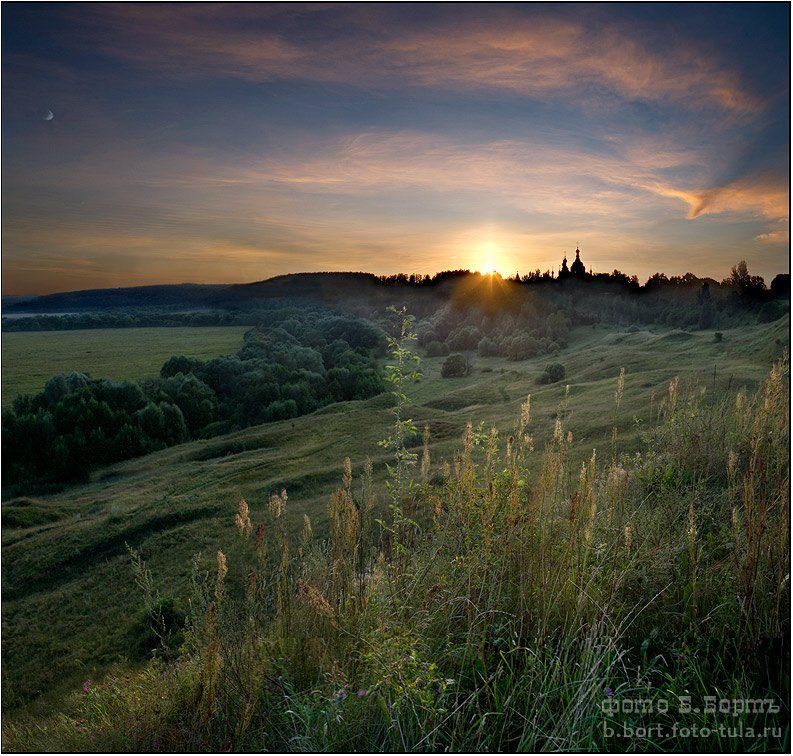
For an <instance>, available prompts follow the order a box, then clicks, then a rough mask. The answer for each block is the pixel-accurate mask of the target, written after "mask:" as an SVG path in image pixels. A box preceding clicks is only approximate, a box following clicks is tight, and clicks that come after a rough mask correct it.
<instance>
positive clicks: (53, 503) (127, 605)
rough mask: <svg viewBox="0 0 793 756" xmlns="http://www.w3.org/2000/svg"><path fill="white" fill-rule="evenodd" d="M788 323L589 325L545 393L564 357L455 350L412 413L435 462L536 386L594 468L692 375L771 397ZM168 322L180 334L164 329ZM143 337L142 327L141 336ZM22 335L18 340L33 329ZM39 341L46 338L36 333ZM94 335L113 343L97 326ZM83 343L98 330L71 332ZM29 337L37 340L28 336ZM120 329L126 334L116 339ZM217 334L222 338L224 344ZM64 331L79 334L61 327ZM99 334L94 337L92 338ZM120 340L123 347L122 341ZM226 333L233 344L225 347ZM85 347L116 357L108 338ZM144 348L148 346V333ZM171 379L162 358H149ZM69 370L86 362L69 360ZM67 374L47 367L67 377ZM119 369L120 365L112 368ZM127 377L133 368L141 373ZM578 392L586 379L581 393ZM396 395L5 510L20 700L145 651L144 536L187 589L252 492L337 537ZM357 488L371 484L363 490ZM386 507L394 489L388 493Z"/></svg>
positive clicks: (195, 337) (244, 435) (158, 456)
mask: <svg viewBox="0 0 793 756" xmlns="http://www.w3.org/2000/svg"><path fill="white" fill-rule="evenodd" d="M787 328H788V319H787V318H783V319H781V320H779V321H777V322H776V323H772V324H769V325H762V326H751V327H744V328H739V329H733V330H728V331H725V332H724V338H723V341H721V342H716V341H715V340H714V336H713V332H712V331H707V332H705V331H702V332H696V333H687V332H681V331H668V330H653V331H647V330H645V331H635V330H634V331H630V332H628V331H619V330H615V329H607V328H605V327H586V328H579V329H577V330H576V331H575V332H574V333H573V338H571V342H570V346H569V347H568V348H567V349H565V350H563V351H562V352H561V353H559V354H558V355H555V356H554V358H553V360H554V361H558V362H561V363H563V364H564V365H565V367H566V369H567V377H566V379H565V380H563V381H562V382H560V383H557V384H552V385H538V383H537V377H538V375H539V374H540V373H541V372H542V369H543V367H544V366H545V364H546V363H547V362H548V361H549V359H548V357H542V358H537V359H532V360H527V361H524V362H517V363H515V362H507V361H505V360H502V359H496V358H493V359H477V360H476V362H475V369H474V372H473V374H472V375H469V376H467V377H464V378H459V379H443V378H441V377H440V367H441V362H442V359H441V358H435V359H424V360H422V365H421V369H422V371H423V372H424V379H423V380H422V381H421V382H420V383H418V384H416V385H415V386H413V387H412V389H411V394H412V399H413V402H414V403H413V406H412V408H411V414H412V416H413V418H414V419H415V421H416V424H417V425H418V426H419V427H422V426H423V425H424V424H425V423H426V424H429V426H430V429H431V434H432V444H431V454H432V464H433V471H434V473H436V474H437V472H438V471H439V469H440V463H441V461H442V460H450V459H451V458H452V455H453V454H454V452H455V451H456V450H459V448H460V445H461V443H460V439H461V435H462V433H463V430H464V428H465V424H466V423H467V422H469V421H471V422H473V423H474V424H478V423H479V422H480V421H484V423H485V425H486V427H490V426H495V427H496V428H498V429H499V431H500V432H502V433H510V432H512V429H513V428H514V427H515V421H516V418H517V416H518V413H519V408H520V405H521V402H522V401H524V400H525V397H526V395H527V394H529V393H531V394H532V422H531V428H530V432H531V433H532V434H533V436H534V439H535V448H536V449H537V455H538V456H539V455H540V454H541V451H542V449H543V448H544V446H545V444H546V442H547V441H548V439H549V436H550V435H551V434H552V430H553V423H554V418H555V416H556V413H557V411H558V410H559V408H560V406H561V407H562V409H563V411H564V412H565V415H566V420H565V427H569V428H572V432H573V435H574V442H573V447H572V452H573V454H575V455H577V457H578V458H579V459H581V460H583V459H584V458H586V457H588V456H589V455H591V453H592V449H593V448H595V447H596V448H598V449H599V450H601V451H602V452H603V453H608V451H607V450H608V449H609V443H610V434H611V428H612V425H613V424H615V423H616V425H617V426H618V428H619V449H620V451H622V452H633V451H636V450H638V449H639V448H641V443H642V442H641V432H642V430H643V429H644V428H646V427H648V425H650V424H651V423H652V422H653V421H654V418H655V414H656V413H657V408H658V401H659V400H658V399H651V396H652V395H653V394H655V396H656V397H660V396H662V395H663V394H664V393H665V392H666V390H667V387H668V383H669V381H670V380H671V379H672V378H673V377H675V376H678V375H679V376H680V385H681V391H691V390H694V389H695V388H696V390H697V391H704V392H705V396H706V397H707V396H709V395H710V396H714V395H716V396H718V395H722V394H724V393H725V392H734V391H737V390H738V388H740V387H742V386H743V387H746V388H747V389H748V390H750V391H751V390H753V389H754V388H756V387H757V385H758V384H759V382H760V381H761V380H762V378H763V377H764V376H765V374H766V373H767V370H768V368H769V366H770V364H771V362H772V360H773V359H774V358H776V357H778V356H779V355H780V354H781V352H782V348H783V344H784V343H786V342H787ZM163 331H165V329H163ZM163 331H156V332H153V335H152V337H151V338H152V339H155V338H159V339H166V338H167V339H172V340H171V341H168V342H167V346H166V345H164V344H163V343H162V342H160V344H159V345H158V348H159V349H161V351H160V352H157V354H159V355H161V357H162V358H164V357H166V356H167V355H169V354H171V353H175V352H180V353H192V354H203V355H208V354H210V353H218V352H221V351H224V349H225V350H229V349H231V348H233V346H234V344H236V343H237V341H238V340H239V336H240V334H241V329H236V330H235V329H214V330H213V329H201V330H195V331H189V332H187V333H185V331H187V329H180V330H177V329H174V330H171V331H165V332H163ZM141 333H142V332H139V333H138V334H136V336H137V337H138V338H141V335H140V334H141ZM15 335H16V334H15ZM33 335H34V336H35V335H36V334H33ZM91 335H92V336H95V335H98V334H96V332H92V334H91ZM66 336H71V337H73V338H75V341H74V342H73V343H75V344H79V339H80V337H81V335H78V334H66ZM131 336H133V334H130V333H127V332H125V331H114V332H111V333H110V334H102V338H105V339H107V341H108V343H110V344H112V348H113V350H114V357H108V356H107V355H105V354H102V355H101V360H102V362H101V363H100V362H99V359H100V357H99V356H98V355H97V356H96V358H95V361H94V362H93V364H92V368H93V370H94V371H95V372H96V374H101V373H102V372H103V371H102V370H100V369H99V368H98V367H96V365H98V364H108V365H110V364H112V363H113V361H114V360H121V359H124V360H126V361H127V362H129V355H130V353H131V352H132V350H131V348H130V346H129V338H130V337H131ZM19 337H20V341H24V340H25V339H29V338H30V335H29V334H19ZM111 337H115V338H111ZM213 337H214V339H215V341H214V343H215V346H214V347H212V348H210V346H209V345H210V343H212V338H213ZM58 338H62V335H60V334H59V335H58ZM83 338H85V336H84V335H83ZM116 338H118V339H120V342H121V343H119V341H116ZM224 339H225V341H224ZM92 343H93V345H92V346H91V345H89V344H88V342H87V341H86V342H83V344H82V346H83V347H84V348H87V349H91V350H92V352H98V351H99V347H98V346H96V344H97V342H96V341H93V342H92ZM139 343H145V339H142V341H141V342H139ZM148 354H150V355H151V356H150V357H149V358H148V359H149V362H148V365H147V364H146V361H145V360H144V359H143V358H142V357H138V358H137V362H136V364H137V365H138V367H137V368H136V369H137V370H138V371H139V372H146V371H148V372H153V371H154V370H156V368H157V367H158V366H159V362H160V361H162V359H161V357H156V358H155V357H154V356H153V355H154V347H152V348H151V350H150V352H148ZM62 364H63V369H67V368H71V367H83V366H81V365H76V364H75V363H74V361H71V362H63V363H62ZM621 367H624V368H625V369H626V379H625V393H624V396H623V399H622V403H621V406H620V410H619V412H617V413H615V410H614V391H615V387H616V380H617V375H618V374H619V370H620V368H621ZM52 370H53V366H52V364H50V367H49V368H48V369H47V370H46V371H45V372H47V373H49V372H52ZM107 372H109V371H107ZM124 374H127V375H133V372H132V369H131V368H129V367H128V368H126V370H125V371H124ZM565 384H569V385H570V389H569V395H568V396H567V398H565V393H566V392H565ZM389 406H390V398H389V397H388V396H387V395H381V396H379V397H374V398H373V399H369V400H367V401H355V402H346V403H341V404H336V405H331V406H328V407H326V408H324V409H322V410H320V411H318V412H315V413H314V414H311V415H306V416H303V417H299V418H295V419H294V420H286V421H280V422H275V423H270V424H266V425H259V426H254V427H251V428H247V429H245V430H242V431H239V432H236V433H232V434H229V435H227V436H223V437H219V438H215V439H211V440H204V441H196V442H193V443H189V444H184V445H181V446H176V447H172V448H170V449H166V450H163V451H161V452H157V453H155V454H151V455H149V456H146V457H141V458H138V459H133V460H129V461H126V462H123V463H120V464H117V465H114V466H112V467H108V468H105V469H101V470H98V471H97V472H96V473H95V474H94V475H93V478H92V480H91V481H90V482H88V483H86V484H81V485H78V486H74V487H71V488H69V489H67V490H65V491H63V492H61V493H54V494H52V495H49V496H44V497H39V498H23V499H17V500H13V501H6V502H4V503H3V518H4V519H3V522H4V527H3V533H2V543H3V557H4V567H5V569H4V571H3V660H4V662H5V670H6V675H5V676H4V680H3V693H4V705H5V706H6V708H7V709H9V708H15V707H18V706H20V705H24V704H25V702H26V701H29V700H31V699H33V698H37V697H40V698H39V701H40V702H41V704H42V705H44V704H45V702H46V701H47V698H48V696H55V695H60V694H61V693H62V692H63V686H67V687H71V688H72V689H75V687H76V686H78V685H79V682H80V681H81V680H83V679H86V678H91V679H95V678H96V677H97V676H100V675H101V674H102V673H103V671H104V670H106V669H107V667H108V665H111V664H113V663H121V664H126V663H129V662H132V663H134V662H135V660H134V659H129V658H128V657H129V654H130V648H131V647H132V643H131V640H130V632H131V627H132V624H133V621H134V618H135V617H137V616H139V614H140V611H141V597H140V595H139V593H138V591H137V590H136V588H135V585H134V582H133V580H132V576H131V570H130V560H129V556H128V554H127V550H126V545H127V544H128V545H129V546H131V547H133V548H135V549H138V550H139V551H140V553H141V555H142V557H143V558H144V559H146V560H147V562H148V564H149V566H150V567H151V569H152V572H153V574H154V577H155V581H156V583H157V586H158V588H159V590H160V591H161V592H162V593H163V594H166V595H167V594H171V595H175V596H177V597H178V596H181V595H184V592H185V587H186V584H187V581H188V579H189V573H190V561H191V556H192V555H193V554H195V553H197V552H202V553H203V555H204V559H211V557H212V555H213V554H214V553H215V550H216V549H217V548H220V547H222V548H226V547H227V546H228V544H230V543H233V542H234V537H235V534H234V532H233V515H234V511H235V507H236V504H237V502H238V501H239V498H240V497H241V496H244V497H245V498H246V500H247V501H248V502H249V504H250V507H251V517H252V519H253V520H254V521H257V520H258V519H259V517H260V513H261V512H262V510H263V509H265V508H266V506H267V501H268V498H269V496H270V494H271V492H273V491H274V490H276V489H278V490H280V488H281V487H282V486H283V487H285V488H286V489H287V491H288V493H289V502H288V505H287V512H286V518H287V521H288V522H291V523H294V524H295V525H296V526H299V525H300V524H301V523H302V517H303V513H308V514H309V515H310V516H311V518H312V521H313V523H314V531H315V533H316V534H317V535H318V536H321V535H322V534H323V532H325V531H326V509H327V497H328V494H329V492H330V491H331V490H332V489H333V488H334V487H335V486H337V485H338V483H339V481H340V480H341V475H342V460H343V459H344V457H345V456H349V457H350V458H351V460H352V465H353V471H354V474H356V475H357V474H358V472H359V471H360V469H361V466H362V464H363V462H364V460H365V458H366V457H367V456H371V457H372V459H373V462H374V466H375V474H376V476H377V478H378V479H380V480H382V478H383V475H384V468H385V464H384V463H385V461H386V457H385V455H384V451H383V449H382V448H381V447H379V446H378V443H377V442H378V440H380V439H382V438H383V437H384V436H386V435H387V434H388V430H389V425H390V423H391V422H392V419H391V413H390V410H389ZM355 485H357V483H356V484H355ZM378 490H379V493H380V497H381V500H382V499H383V493H382V486H378Z"/></svg>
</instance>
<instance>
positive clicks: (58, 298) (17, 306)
mask: <svg viewBox="0 0 793 756" xmlns="http://www.w3.org/2000/svg"><path fill="white" fill-rule="evenodd" d="M228 288H229V286H228V284H162V285H156V286H130V287H126V288H117V289H86V290H84V291H65V292H59V293H57V294H45V295H44V296H40V297H31V298H25V299H23V300H21V301H10V302H9V299H11V298H9V297H3V305H4V310H5V311H6V312H9V313H12V312H30V313H47V312H79V311H83V310H110V309H120V308H127V307H167V308H175V307H212V306H214V303H215V301H216V300H217V299H218V296H219V295H220V293H221V292H223V291H224V290H225V289H228Z"/></svg>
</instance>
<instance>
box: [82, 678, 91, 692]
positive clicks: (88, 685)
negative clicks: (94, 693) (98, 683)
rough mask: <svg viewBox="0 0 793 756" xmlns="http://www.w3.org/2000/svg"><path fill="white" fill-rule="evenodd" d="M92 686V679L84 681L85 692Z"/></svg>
mask: <svg viewBox="0 0 793 756" xmlns="http://www.w3.org/2000/svg"><path fill="white" fill-rule="evenodd" d="M90 688H91V681H90V680H85V681H84V682H83V693H88V691H89V690H90Z"/></svg>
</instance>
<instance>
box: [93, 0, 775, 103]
mask: <svg viewBox="0 0 793 756" xmlns="http://www.w3.org/2000/svg"><path fill="white" fill-rule="evenodd" d="M314 10H315V9H313V8H312V7H311V6H308V7H305V6H304V7H303V8H302V12H303V13H311V12H314ZM379 10H380V9H372V8H371V7H370V8H367V9H366V10H365V11H364V10H362V6H360V5H359V6H356V8H355V9H354V10H351V9H346V10H345V9H343V8H337V9H335V13H336V17H337V20H338V19H339V18H343V19H346V23H345V24H343V26H346V27H347V28H348V29H353V30H355V39H354V43H351V39H350V37H349V36H336V37H334V38H332V39H327V38H317V39H312V40H311V41H310V42H297V41H294V40H290V39H287V38H286V37H285V36H284V35H282V34H279V33H278V32H276V31H274V30H272V29H270V28H268V29H264V28H262V24H261V21H262V20H263V19H267V18H269V17H277V16H278V15H279V14H282V13H285V12H286V11H285V9H284V8H282V7H278V6H273V7H267V6H262V5H258V4H257V5H255V6H254V7H253V8H244V7H243V6H240V5H236V6H234V14H233V15H234V21H235V23H229V12H228V9H227V8H225V7H223V6H213V5H206V6H196V5H192V4H187V5H181V6H180V5H171V6H168V5H158V6H157V7H156V8H154V9H153V8H147V7H145V6H139V5H138V6H136V5H120V6H119V5H117V6H112V5H111V6H100V7H97V8H95V9H93V11H92V13H93V14H95V15H94V16H93V18H94V20H95V22H96V27H95V29H94V32H93V34H91V35H90V37H89V38H86V40H85V42H86V44H89V45H90V46H92V47H97V48H98V49H100V50H103V51H104V52H105V53H107V54H111V55H114V56H117V57H120V58H123V59H125V60H128V61H132V62H134V63H136V64H138V65H140V66H145V67H148V68H156V69H158V70H160V71H162V72H170V73H171V74H172V75H177V76H196V75H198V76H200V75H206V74H207V72H213V73H215V74H221V75H227V76H233V77H237V78H243V79H250V80H255V81H266V80H269V79H274V78H285V79H308V80H314V81H320V82H332V83H343V84H352V85H358V86H364V87H373V86H374V87H382V88H386V89H388V88H394V87H400V88H401V87H404V86H405V85H414V86H422V87H429V88H436V89H437V88H441V89H454V90H460V89H470V88H481V89H488V90H492V89H496V90H503V91H511V92H514V93H517V94H522V95H528V96H533V95H540V94H543V95H545V94H548V93H553V92H559V93H564V94H565V95H566V96H570V95H572V94H574V93H576V92H579V93H581V94H582V96H587V92H588V91H589V90H590V89H591V88H592V87H593V86H594V87H602V88H605V89H608V90H611V91H614V92H616V93H618V94H619V95H621V96H623V97H627V98H631V99H640V100H648V101H657V100H674V101H677V102H679V103H682V104H684V105H685V106H686V107H694V108H698V107H702V106H704V105H705V104H716V105H718V106H720V107H721V108H723V109H724V110H727V111H731V112H739V113H740V112H750V111H752V110H755V109H757V108H758V107H760V106H761V103H760V102H759V101H758V99H757V97H756V96H754V95H753V94H752V93H751V92H749V91H748V90H747V89H746V88H745V87H744V86H743V85H742V83H741V82H740V80H739V78H738V76H737V75H736V74H735V73H734V72H732V71H730V70H729V69H728V68H727V67H725V66H724V65H723V62H722V63H720V62H719V61H716V60H714V56H713V54H712V52H711V51H707V50H704V49H702V50H699V49H695V48H694V47H692V46H691V45H690V44H689V45H684V44H682V43H679V42H678V43H670V46H669V49H667V50H664V51H663V52H657V51H654V50H651V49H650V48H649V47H648V46H646V45H644V44H642V42H641V41H640V39H639V37H638V36H637V33H632V31H631V30H630V29H629V28H627V27H625V26H621V25H610V26H599V27H596V28H591V26H587V25H585V24H584V23H582V22H573V21H568V20H564V19H559V18H552V17H538V18H534V19H526V18H522V17H519V16H517V15H513V16H510V15H509V13H508V12H506V11H503V9H501V10H502V12H501V14H500V16H499V18H497V19H494V20H493V21H492V23H490V24H485V25H483V24H481V23H469V22H464V21H458V22H454V21H451V22H448V21H447V22H445V23H444V24H438V23H436V24H435V25H433V26H430V27H429V28H426V29H424V30H422V31H409V30H406V29H404V28H403V29H397V28H396V27H390V28H389V26H388V24H387V23H386V22H385V21H384V19H383V18H381V17H380V15H379V13H378V11H379ZM323 11H324V8H320V9H319V12H323ZM81 13H82V11H81ZM505 14H506V15H505ZM89 20H90V19H89ZM246 21H251V23H247V22H246ZM254 22H258V23H254Z"/></svg>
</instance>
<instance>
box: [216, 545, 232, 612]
mask: <svg viewBox="0 0 793 756" xmlns="http://www.w3.org/2000/svg"><path fill="white" fill-rule="evenodd" d="M217 563H218V576H217V581H216V582H215V600H216V601H220V600H221V599H222V598H223V582H224V581H225V579H226V573H227V572H228V571H229V568H228V564H227V563H226V555H225V554H224V553H223V552H222V551H218V553H217Z"/></svg>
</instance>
